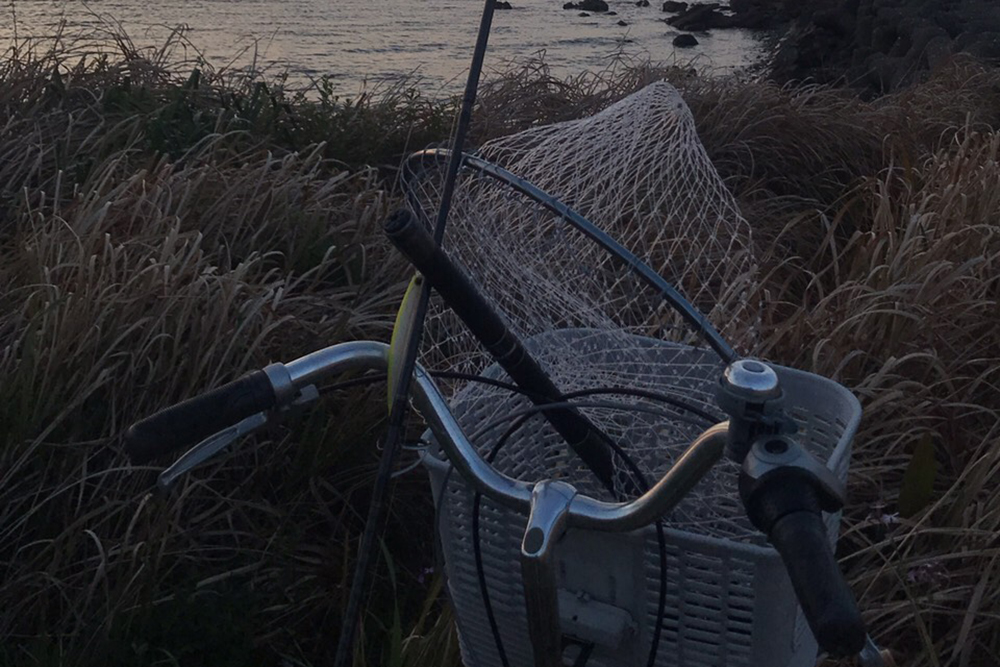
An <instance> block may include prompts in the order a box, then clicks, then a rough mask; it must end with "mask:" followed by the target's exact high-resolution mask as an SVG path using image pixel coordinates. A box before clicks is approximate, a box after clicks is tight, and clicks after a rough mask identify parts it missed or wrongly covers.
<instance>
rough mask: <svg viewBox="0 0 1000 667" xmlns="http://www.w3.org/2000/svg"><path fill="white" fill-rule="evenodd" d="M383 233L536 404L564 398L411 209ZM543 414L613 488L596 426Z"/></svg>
mask: <svg viewBox="0 0 1000 667" xmlns="http://www.w3.org/2000/svg"><path fill="white" fill-rule="evenodd" d="M385 232H386V234H387V235H388V237H389V239H390V240H391V241H392V242H393V243H394V244H395V246H396V248H398V249H399V251H400V252H402V253H403V255H405V256H406V258H407V259H408V260H409V261H410V263H411V264H413V266H414V267H415V268H416V269H417V270H418V271H419V272H420V273H421V274H422V275H423V276H424V278H425V279H426V280H427V282H428V283H429V284H430V286H431V287H433V288H434V290H435V291H436V292H437V293H438V294H440V295H441V298H442V299H444V302H445V303H446V304H447V305H448V307H449V308H451V309H452V310H453V311H455V314H456V315H458V317H459V318H460V319H461V320H462V321H463V322H464V323H465V325H466V326H467V327H469V331H471V332H472V335H474V336H475V337H476V338H477V339H478V340H479V341H480V342H481V343H482V344H483V346H484V347H485V348H486V349H487V351H488V352H489V353H490V355H491V356H492V357H493V359H494V360H495V361H496V362H497V363H498V364H499V365H500V366H501V367H502V368H503V369H504V371H506V372H507V375H509V376H510V378H511V379H512V380H513V381H514V382H515V383H516V384H517V386H519V387H521V388H522V389H524V390H525V391H526V393H527V396H528V397H529V398H530V399H531V401H532V402H533V403H534V404H535V405H539V406H541V405H546V404H549V403H556V402H560V401H562V400H563V399H562V398H561V392H560V391H559V389H558V387H556V386H555V384H554V383H553V382H552V379H551V378H549V376H548V374H547V373H546V372H545V371H544V370H543V369H542V367H541V366H540V365H539V363H538V361H536V360H535V358H534V357H532V356H531V354H530V353H529V352H528V351H527V350H526V349H525V347H524V345H523V344H522V343H521V341H520V340H518V338H517V336H516V335H515V334H514V333H513V332H512V331H511V330H510V329H509V328H508V327H507V325H506V323H505V322H504V321H503V319H501V317H500V315H499V314H498V313H497V312H496V311H495V310H494V309H493V307H492V306H491V305H490V303H489V302H488V301H487V300H486V299H485V298H484V297H483V295H482V294H480V293H479V290H478V289H476V287H475V285H474V284H473V283H472V281H471V280H470V279H469V277H468V276H467V275H465V273H464V272H463V271H462V270H461V269H460V268H459V267H458V266H457V265H456V264H455V263H454V262H453V261H452V260H451V258H450V257H449V256H448V254H447V253H446V252H445V251H444V250H443V249H442V248H440V247H439V246H437V245H436V244H435V243H434V239H433V238H431V235H430V234H429V233H428V231H427V230H426V229H425V228H424V226H423V225H422V224H421V223H420V222H419V221H418V220H417V218H416V217H415V216H414V215H413V214H412V213H411V212H410V211H409V210H407V209H400V210H399V211H397V212H396V213H394V214H393V215H392V216H390V218H389V220H388V221H387V222H386V224H385ZM543 414H544V415H545V417H546V419H548V421H549V423H550V424H551V425H552V428H554V429H555V430H556V432H557V433H559V435H561V436H562V437H563V439H564V440H565V441H566V443H567V444H568V445H569V446H570V447H571V448H572V449H573V451H575V452H576V453H577V455H578V456H579V457H580V458H581V459H582V460H583V462H584V463H585V464H586V465H587V467H589V468H590V469H591V470H592V471H593V472H594V474H595V475H596V476H597V477H598V479H600V481H601V483H602V484H603V485H604V486H605V488H607V489H608V490H609V491H612V492H614V489H615V485H614V479H615V474H614V465H613V461H612V453H611V448H610V447H609V446H608V444H607V443H606V442H605V441H604V440H602V438H601V435H600V431H599V430H598V429H597V427H596V426H594V425H593V424H592V423H591V422H590V420H589V419H587V417H586V416H584V415H583V414H582V413H581V412H580V411H579V410H576V409H575V408H557V409H552V410H545V411H544V412H543ZM633 487H634V485H630V488H629V491H630V492H635V491H636V490H637V489H635V488H633Z"/></svg>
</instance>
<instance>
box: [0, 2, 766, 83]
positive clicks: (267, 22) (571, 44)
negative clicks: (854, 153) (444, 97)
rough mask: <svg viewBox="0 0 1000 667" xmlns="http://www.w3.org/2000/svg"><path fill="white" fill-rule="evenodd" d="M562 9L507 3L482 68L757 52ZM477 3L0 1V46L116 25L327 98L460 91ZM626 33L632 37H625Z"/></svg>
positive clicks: (732, 35) (182, 53) (733, 33)
mask: <svg viewBox="0 0 1000 667" xmlns="http://www.w3.org/2000/svg"><path fill="white" fill-rule="evenodd" d="M563 1H564V0H511V3H512V5H513V6H514V9H512V10H510V11H498V12H496V17H495V20H494V23H493V31H492V35H491V38H490V51H489V53H488V55H487V59H486V68H487V69H488V70H489V69H494V70H496V69H502V68H504V67H506V66H508V65H509V63H511V62H512V61H513V62H523V61H526V60H529V59H532V58H537V57H538V56H540V55H542V54H544V62H545V63H547V64H548V65H549V67H550V68H551V69H552V71H553V73H555V74H556V75H559V76H569V75H572V74H576V73H579V72H581V71H584V70H588V69H591V70H592V69H600V68H603V67H606V66H608V64H609V63H610V62H611V61H612V59H613V58H614V57H615V54H619V53H620V54H624V55H625V56H627V57H632V58H650V59H652V60H654V61H657V62H666V63H677V64H685V65H687V64H690V65H691V66H693V67H696V68H697V69H699V70H700V71H703V72H710V73H715V74H727V73H732V72H734V71H737V70H739V69H741V68H743V67H745V66H746V65H748V64H750V63H752V62H753V61H754V60H756V59H757V58H758V57H759V55H760V53H761V49H762V47H761V46H760V44H759V43H758V42H757V41H756V40H755V39H754V37H753V36H752V35H751V34H750V33H749V32H746V31H741V30H719V31H713V32H712V33H711V34H698V35H697V38H698V40H699V41H700V44H699V45H698V46H696V47H694V48H689V49H675V48H674V47H673V45H672V44H671V42H672V40H673V38H674V37H675V36H676V35H677V34H678V33H677V31H675V30H674V29H673V28H671V27H670V26H668V25H667V24H666V23H664V22H663V19H664V18H666V17H667V16H670V15H669V14H665V13H664V12H663V11H661V9H660V6H661V5H662V1H661V0H651V6H650V7H637V6H636V5H635V2H634V0H608V4H609V5H610V6H611V10H612V11H615V12H617V15H615V16H607V15H602V14H592V15H591V16H589V17H582V16H579V14H580V12H578V11H575V10H564V9H563V8H562V5H563ZM482 4H483V3H482V2H481V0H295V1H291V0H159V1H157V2H137V1H127V0H96V1H94V2H86V3H85V2H80V1H67V0H0V6H2V12H3V16H2V19H0V46H3V47H6V46H8V45H9V44H10V43H11V40H12V39H13V38H14V36H15V34H16V35H17V37H18V38H21V39H23V38H25V37H41V38H46V37H52V36H53V35H55V34H56V33H57V31H58V30H59V29H60V26H64V27H63V30H64V32H65V34H66V35H68V36H73V37H76V36H78V35H81V34H88V33H89V34H94V33H99V32H102V31H108V30H112V29H114V27H115V26H117V25H120V26H121V27H122V28H123V29H124V30H125V32H126V33H127V34H128V35H129V37H130V38H131V40H132V41H133V42H134V43H135V44H136V45H137V46H139V47H147V46H156V45H160V44H163V43H164V42H165V40H166V39H167V38H168V36H169V35H170V33H171V31H172V30H174V29H175V28H177V27H183V29H184V37H185V41H186V42H187V44H186V45H185V44H182V45H180V46H178V47H177V48H176V50H175V54H174V55H175V57H177V58H184V57H189V58H193V57H196V56H198V55H199V54H200V55H202V56H204V57H205V58H206V59H207V60H208V62H210V63H211V64H212V65H214V66H216V67H219V66H225V65H229V64H233V65H237V66H239V65H245V64H248V63H249V62H251V61H254V60H255V61H256V62H257V63H258V64H261V65H266V67H267V68H268V69H269V70H270V71H272V72H275V73H279V72H287V73H288V76H289V79H290V80H291V81H292V82H293V83H296V84H301V83H306V82H308V81H310V80H313V79H315V78H318V77H321V76H329V77H331V81H332V83H333V87H334V91H335V92H336V93H337V94H341V95H354V94H356V93H358V92H359V91H361V90H362V89H363V88H364V87H366V86H367V87H369V88H370V87H372V86H375V85H378V84H380V83H381V84H384V83H385V82H392V81H396V80H399V79H400V78H401V77H403V76H408V75H417V76H419V77H421V79H422V87H423V88H424V91H425V92H428V93H432V94H433V93H435V92H440V93H442V94H444V93H451V92H456V91H458V90H460V89H461V86H462V84H463V81H464V75H465V72H466V71H467V68H468V63H469V60H470V58H471V55H472V48H473V44H474V42H475V37H476V31H477V28H478V26H479V19H480V16H481V13H482ZM619 21H622V22H624V23H627V24H628V25H625V26H621V25H618V22H619Z"/></svg>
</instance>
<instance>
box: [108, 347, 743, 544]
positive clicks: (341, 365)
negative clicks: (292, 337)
mask: <svg viewBox="0 0 1000 667" xmlns="http://www.w3.org/2000/svg"><path fill="white" fill-rule="evenodd" d="M388 364H389V346H388V345H386V344H385V343H379V342H375V341H355V342H351V343H341V344H339V345H333V346H331V347H328V348H325V349H322V350H318V351H316V352H313V353H312V354H308V355H306V356H304V357H301V358H300V359H296V360H295V361H292V362H289V363H288V364H283V365H282V364H273V365H272V366H270V367H269V369H273V368H274V367H275V366H279V367H281V370H280V372H275V373H274V374H273V377H278V376H279V375H280V376H282V377H284V378H286V379H287V381H288V382H289V383H290V385H291V387H293V388H294V389H296V390H300V389H302V388H304V387H307V386H309V385H314V384H316V383H317V382H319V381H320V380H321V379H323V378H326V377H331V376H337V375H342V374H345V373H357V372H364V371H383V372H384V371H385V370H386V369H387V368H388ZM264 383H267V384H266V385H265V384H264ZM276 389H277V388H276V387H274V385H273V384H272V381H271V379H270V378H269V376H268V374H265V373H264V372H263V371H254V372H253V373H251V374H249V375H247V376H244V377H243V378H241V379H239V380H237V381H235V382H232V383H230V384H228V385H226V386H225V387H220V388H219V389H216V390H214V391H211V392H208V393H207V394H203V395H201V396H199V397H196V398H193V399H190V400H188V401H184V402H183V403H180V404H178V405H175V406H173V407H170V408H167V409H165V410H163V411H161V412H158V413H157V414H155V415H153V416H152V417H148V418H146V419H144V420H142V421H140V422H137V423H136V424H135V425H133V426H132V428H130V429H129V431H128V433H127V435H126V450H127V451H128V454H129V456H130V457H132V460H133V461H135V462H140V461H146V460H149V459H151V458H153V457H155V456H159V455H160V454H164V453H166V452H168V451H171V450H173V449H176V448H178V447H181V446H183V445H186V444H190V443H192V442H193V441H196V440H198V439H201V438H205V437H208V436H210V435H212V434H213V433H215V432H217V431H221V430H223V429H225V428H227V427H229V426H232V425H233V424H235V423H237V422H238V421H240V420H241V419H243V418H245V417H248V416H250V415H251V414H254V413H255V412H260V411H261V410H268V409H271V408H275V407H279V408H280V407H282V406H281V405H276V399H275V395H276V394H280V395H286V396H292V395H294V393H295V392H294V391H292V392H289V391H287V388H286V387H282V388H281V390H280V391H276ZM412 397H413V402H414V405H415V407H416V409H417V411H418V412H420V413H421V414H422V415H423V416H424V419H425V420H426V421H427V425H428V427H429V428H430V430H431V432H432V433H433V434H434V436H435V437H436V438H437V440H438V442H439V444H440V445H441V447H442V449H444V451H445V454H446V455H447V457H448V460H449V461H450V462H451V463H452V465H454V466H455V468H457V469H458V472H459V473H460V474H461V475H462V477H463V478H465V479H466V480H468V481H469V483H470V484H472V485H473V486H474V487H476V489H477V490H479V491H480V492H482V493H483V495H485V496H487V497H489V498H490V499H492V500H494V501H495V502H497V503H499V504H501V505H505V506H507V507H510V508H512V509H515V510H519V511H523V512H525V513H527V512H528V510H529V509H530V506H531V489H532V486H533V485H532V484H528V483H526V482H521V481H518V480H515V479H512V478H510V477H508V476H506V475H504V474H502V473H500V472H498V471H497V470H496V469H494V468H493V467H492V466H491V465H490V464H489V463H487V462H486V461H485V460H484V459H483V458H482V457H481V456H480V455H479V453H478V452H477V451H476V448H475V447H474V446H473V445H472V443H471V442H469V440H468V438H467V437H466V436H465V433H464V432H463V431H462V427H461V426H460V425H459V424H458V421H457V420H456V419H455V417H454V415H452V413H451V410H450V409H449V407H448V403H447V401H446V400H445V398H444V396H442V395H441V392H440V391H438V388H437V385H435V383H434V380H433V379H432V378H431V376H430V375H429V374H428V373H427V372H426V371H424V370H423V369H422V368H421V367H420V366H417V368H416V371H415V375H414V383H413V394H412ZM728 428H729V425H728V423H727V422H723V423H721V424H717V425H715V426H713V427H711V428H709V429H708V430H706V431H705V432H704V433H702V434H701V435H700V436H698V438H696V439H695V441H694V442H693V443H692V444H691V445H690V446H689V447H688V449H687V451H686V452H685V453H684V455H683V456H681V457H680V459H678V461H677V462H676V463H675V464H674V465H673V466H672V467H671V468H670V470H669V471H668V472H667V474H666V475H665V476H664V477H663V478H662V479H661V480H660V481H659V482H657V483H656V484H655V485H654V486H653V487H652V488H651V489H650V490H649V491H647V492H646V493H644V494H643V495H642V496H640V497H639V498H636V499H635V500H632V501H630V502H627V503H608V502H603V501H600V500H595V499H593V498H590V497H588V496H583V495H576V496H575V497H574V498H573V500H572V503H571V504H570V509H569V517H568V520H569V525H571V526H577V527H580V528H589V529H593V530H602V531H630V530H635V529H637V528H640V527H642V526H645V525H648V524H649V523H651V522H652V521H654V520H655V519H657V518H658V517H660V516H663V515H664V514H666V513H668V512H669V511H670V510H671V509H672V508H673V507H674V506H675V505H676V504H677V503H678V502H680V500H681V499H682V498H683V497H684V495H685V494H686V493H687V492H688V491H689V490H690V489H691V488H692V487H693V486H694V485H695V484H696V483H697V482H698V480H700V479H701V478H702V476H704V474H705V473H706V472H707V471H708V470H709V469H710V468H711V467H712V466H713V465H715V463H716V462H717V461H718V460H719V459H720V458H721V457H722V453H723V450H724V448H725V444H726V434H727V433H728Z"/></svg>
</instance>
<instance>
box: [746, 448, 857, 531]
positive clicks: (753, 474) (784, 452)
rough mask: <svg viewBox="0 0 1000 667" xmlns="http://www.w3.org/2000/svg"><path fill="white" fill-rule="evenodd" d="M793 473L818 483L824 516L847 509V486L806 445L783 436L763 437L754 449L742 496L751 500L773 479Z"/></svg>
mask: <svg viewBox="0 0 1000 667" xmlns="http://www.w3.org/2000/svg"><path fill="white" fill-rule="evenodd" d="M791 473H797V474H805V475H807V476H808V477H809V478H810V479H811V480H813V481H814V482H815V483H816V484H815V486H816V490H817V492H818V493H817V495H818V496H819V502H820V507H821V508H822V509H823V511H824V512H836V511H838V510H839V509H840V508H842V507H843V506H844V498H845V497H846V489H845V487H844V484H843V482H841V481H840V479H838V478H837V476H836V475H835V474H833V471H832V470H830V469H829V468H827V467H826V466H825V465H823V464H822V463H820V461H819V460H818V459H817V458H816V457H815V456H813V455H812V454H810V453H809V452H808V451H807V450H806V449H805V448H804V447H803V446H802V445H800V444H799V443H797V442H796V441H795V440H793V439H792V438H790V437H788V436H783V435H772V436H765V437H762V438H760V439H758V440H757V441H756V442H755V443H754V444H753V447H751V448H750V452H749V453H748V454H747V457H746V458H745V459H744V460H743V470H742V472H741V473H740V494H741V495H743V497H744V498H749V497H751V496H753V494H754V493H755V492H756V490H757V489H758V488H760V487H761V486H763V485H764V484H766V483H767V482H768V481H769V480H771V479H772V478H773V477H775V476H777V475H787V474H791Z"/></svg>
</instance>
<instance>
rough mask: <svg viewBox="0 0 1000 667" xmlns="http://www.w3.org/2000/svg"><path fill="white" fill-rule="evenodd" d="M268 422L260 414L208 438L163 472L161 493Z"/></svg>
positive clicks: (160, 485)
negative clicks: (182, 476)
mask: <svg viewBox="0 0 1000 667" xmlns="http://www.w3.org/2000/svg"><path fill="white" fill-rule="evenodd" d="M267 421H268V420H267V413H265V412H258V413H256V414H253V415H250V416H249V417H247V418H246V419H244V420H242V421H240V422H239V423H237V424H235V425H233V426H230V427H229V428H227V429H223V430H221V431H219V432H218V433H216V434H215V435H210V436H208V437H207V438H205V439H204V440H202V441H201V442H199V443H198V444H197V445H195V446H194V447H192V448H191V449H189V450H187V451H186V452H185V453H184V454H183V455H182V456H181V457H180V458H179V459H177V460H176V461H174V462H173V464H171V466H170V467H169V468H167V469H166V470H164V471H163V472H161V473H160V476H159V477H157V479H156V486H157V487H158V488H159V489H160V490H161V491H166V490H167V489H169V488H170V487H171V486H172V485H173V483H174V482H176V481H177V479H178V478H179V477H180V476H181V475H183V474H185V473H187V472H189V471H191V470H193V469H194V468H196V467H197V466H199V465H201V464H202V463H204V462H205V461H207V460H209V459H210V458H212V457H213V456H215V455H216V454H218V453H219V452H221V451H222V450H223V449H225V448H226V447H228V446H229V445H231V444H232V443H233V442H234V441H236V440H237V439H239V438H242V437H243V436H245V435H249V434H250V433H253V432H254V431H256V430H257V429H260V428H263V427H264V426H265V425H267Z"/></svg>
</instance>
